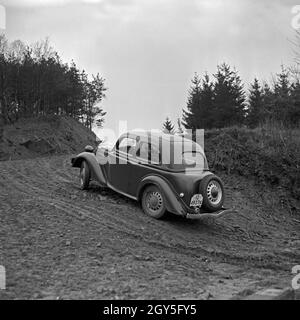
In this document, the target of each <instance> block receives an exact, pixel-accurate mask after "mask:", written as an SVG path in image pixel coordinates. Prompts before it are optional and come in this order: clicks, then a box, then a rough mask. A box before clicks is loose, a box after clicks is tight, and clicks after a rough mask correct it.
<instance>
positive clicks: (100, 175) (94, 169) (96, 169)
mask: <svg viewBox="0 0 300 320" xmlns="http://www.w3.org/2000/svg"><path fill="white" fill-rule="evenodd" d="M83 160H85V161H86V162H87V163H88V165H89V167H90V170H91V175H92V178H93V179H95V180H97V181H98V182H99V183H100V184H101V185H107V178H106V175H105V172H104V170H103V169H102V167H101V165H100V164H99V163H98V161H97V159H96V156H95V154H94V153H91V152H82V153H80V154H78V155H77V156H76V157H75V158H72V160H71V161H72V167H75V168H80V167H81V163H82V161H83Z"/></svg>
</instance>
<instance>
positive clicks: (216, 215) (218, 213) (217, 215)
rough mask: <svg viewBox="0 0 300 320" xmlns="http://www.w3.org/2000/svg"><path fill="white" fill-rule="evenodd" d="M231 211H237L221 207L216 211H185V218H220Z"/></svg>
mask: <svg viewBox="0 0 300 320" xmlns="http://www.w3.org/2000/svg"><path fill="white" fill-rule="evenodd" d="M231 213H237V211H236V210H234V209H226V208H222V209H221V210H219V211H216V212H203V213H187V215H186V218H187V219H203V218H208V217H210V218H220V217H222V216H224V215H227V214H231Z"/></svg>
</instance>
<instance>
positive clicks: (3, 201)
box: [0, 156, 300, 299]
mask: <svg viewBox="0 0 300 320" xmlns="http://www.w3.org/2000/svg"><path fill="white" fill-rule="evenodd" d="M222 178H223V180H224V182H225V185H226V189H227V195H228V196H227V205H228V206H235V207H236V208H237V209H238V214H237V215H234V216H228V217H224V218H222V219H219V220H216V221H214V220H206V221H188V220H184V219H182V218H179V217H175V216H170V217H169V218H168V219H166V220H165V221H156V220H153V219H151V218H149V217H147V216H145V215H144V214H143V212H142V210H141V209H140V206H139V205H138V204H137V203H135V202H134V201H131V200H128V199H126V198H124V197H121V196H119V195H117V194H115V193H113V192H111V191H108V190H102V189H100V188H99V187H98V186H97V184H93V186H92V187H91V189H90V190H88V191H81V190H79V188H78V172H77V170H76V169H73V168H71V166H70V156H52V157H43V158H37V159H34V160H15V161H3V162H0V243H1V246H0V264H1V265H4V266H5V267H6V272H7V289H6V290H5V291H3V290H2V291H0V298H2V299H5V298H38V299H44V298H45V299H51V298H52V299H56V298H58V297H59V298H61V299H70V298H88V299H90V298H98V299H101V298H129V299H131V298H137V299H139V298H196V299H217V298H231V297H232V296H234V295H236V294H238V293H240V295H243V294H249V293H251V292H252V291H255V290H257V289H259V288H264V287H269V286H271V285H273V286H274V285H276V286H289V285H290V283H291V279H292V274H291V268H292V267H293V266H294V265H296V264H299V263H300V236H299V235H300V223H299V222H297V221H296V220H294V219H295V217H296V216H295V213H293V212H291V211H290V210H289V207H288V206H286V204H285V203H283V202H281V201H280V199H279V198H278V197H277V193H276V190H275V191H271V189H266V188H264V187H263V186H261V185H259V184H257V183H256V182H255V181H252V180H251V179H250V178H249V177H240V176H237V175H235V174H232V175H226V174H225V173H224V174H222Z"/></svg>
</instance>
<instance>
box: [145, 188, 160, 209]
mask: <svg viewBox="0 0 300 320" xmlns="http://www.w3.org/2000/svg"><path fill="white" fill-rule="evenodd" d="M162 203H163V199H162V196H161V194H160V193H159V192H152V193H150V194H149V195H148V201H147V205H148V208H149V209H151V210H153V211H157V210H159V209H160V208H161V206H162Z"/></svg>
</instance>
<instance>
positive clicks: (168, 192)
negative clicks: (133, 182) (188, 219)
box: [137, 175, 186, 216]
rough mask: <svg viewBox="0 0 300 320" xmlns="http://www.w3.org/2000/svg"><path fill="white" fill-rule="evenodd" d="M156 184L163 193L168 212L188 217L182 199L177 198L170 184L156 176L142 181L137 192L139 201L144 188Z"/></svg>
mask: <svg viewBox="0 0 300 320" xmlns="http://www.w3.org/2000/svg"><path fill="white" fill-rule="evenodd" d="M151 184H154V185H156V186H157V187H158V188H160V190H161V191H162V192H163V195H164V197H165V200H166V208H167V210H168V211H170V212H172V213H175V214H177V215H181V216H186V210H185V209H184V206H183V205H182V203H181V201H180V198H179V197H178V196H176V193H175V191H173V189H172V187H171V186H170V184H169V183H168V182H167V181H166V180H165V179H163V178H162V177H159V176H156V175H150V176H147V177H145V178H143V179H142V181H141V182H140V185H139V187H138V191H137V199H138V200H140V199H141V197H142V193H143V190H144V188H145V187H146V186H147V185H151Z"/></svg>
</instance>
